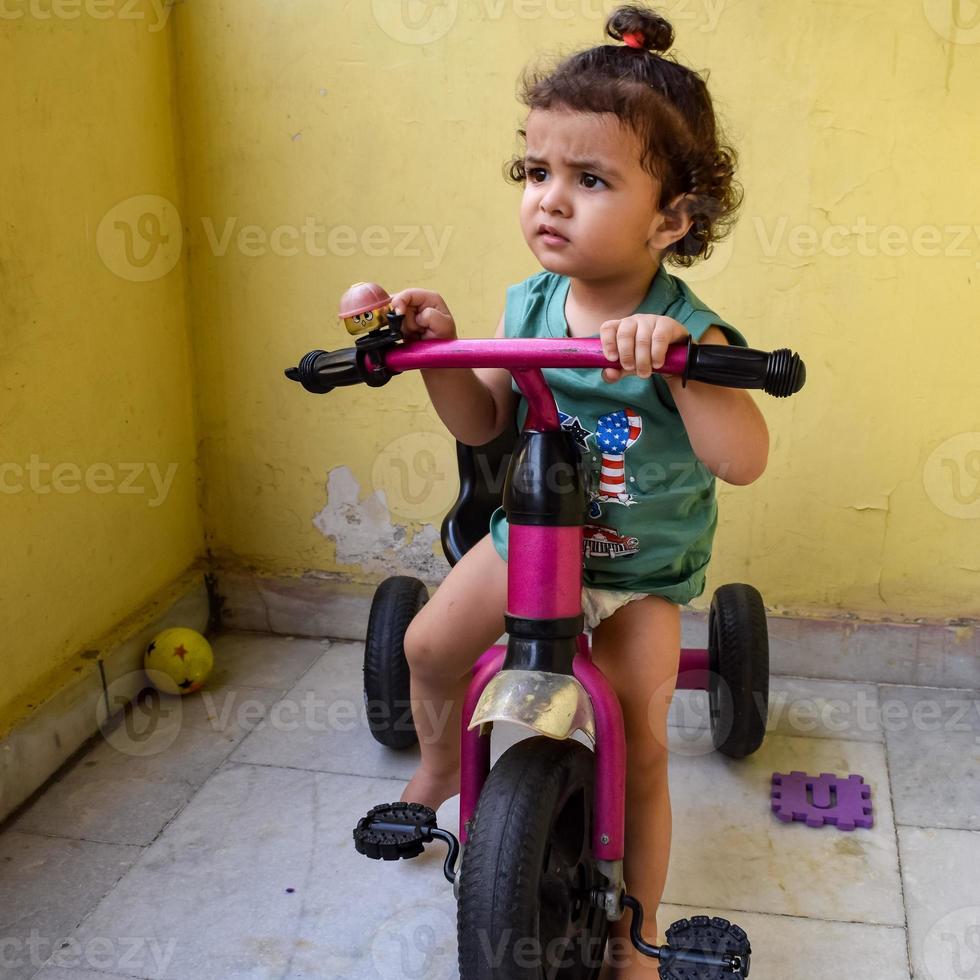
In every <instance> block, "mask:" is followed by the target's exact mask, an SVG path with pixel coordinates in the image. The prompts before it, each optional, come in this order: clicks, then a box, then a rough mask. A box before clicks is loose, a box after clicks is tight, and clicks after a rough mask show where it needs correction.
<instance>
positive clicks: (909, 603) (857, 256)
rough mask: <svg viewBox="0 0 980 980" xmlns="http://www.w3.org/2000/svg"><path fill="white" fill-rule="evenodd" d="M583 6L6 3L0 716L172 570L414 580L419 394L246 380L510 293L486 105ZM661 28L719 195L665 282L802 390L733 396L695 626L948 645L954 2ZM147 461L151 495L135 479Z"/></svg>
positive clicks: (978, 509) (960, 350)
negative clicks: (708, 226)
mask: <svg viewBox="0 0 980 980" xmlns="http://www.w3.org/2000/svg"><path fill="white" fill-rule="evenodd" d="M610 6H612V5H611V4H610V3H608V2H607V3H604V4H603V3H601V2H600V0H540V2H538V0H460V2H459V3H457V2H455V0H449V2H448V3H446V4H442V5H422V4H414V5H413V4H409V5H408V6H407V7H406V6H405V5H402V4H399V3H394V2H387V0H375V2H371V3H369V2H367V0H357V2H346V3H338V2H331V3H323V2H319V0H317V2H314V0H292V2H282V3H277V4H269V3H260V2H258V0H237V2H235V3H230V2H227V0H225V2H220V0H194V2H193V3H184V4H177V5H175V6H174V7H173V8H172V9H171V8H168V7H164V6H163V4H162V2H161V0H144V2H142V3H140V4H139V5H138V6H137V7H136V8H135V10H136V14H137V16H136V17H135V19H134V17H133V10H134V8H132V7H131V6H130V5H129V4H128V3H127V4H124V3H122V2H121V0H120V2H117V3H115V4H110V5H109V6H108V8H107V7H106V5H105V4H96V3H93V2H91V0H80V2H79V3H78V4H77V5H72V4H67V3H64V2H58V0H8V2H7V3H6V5H5V6H4V12H5V16H4V17H3V19H2V20H0V84H2V91H3V95H2V102H0V112H2V120H0V121H2V125H3V132H4V136H5V149H4V153H3V156H2V159H0V217H2V221H3V228H2V231H3V234H2V236H0V250H2V251H0V330H2V358H0V372H2V380H3V384H2V385H0V463H3V464H7V469H5V470H4V471H3V473H2V477H3V481H4V486H5V492H4V493H3V494H0V518H2V523H3V528H2V532H3V541H4V545H5V549H4V551H5V555H4V557H5V561H4V562H3V563H2V566H0V635H2V636H3V652H2V663H3V669H4V680H5V684H4V685H3V688H2V693H0V722H2V719H3V712H4V710H5V706H6V707H9V705H10V704H11V703H12V702H13V700H14V699H15V698H16V697H17V696H18V694H20V695H23V694H24V692H25V691H28V690H34V689H36V688H37V687H38V685H39V684H42V683H43V682H44V679H45V678H51V677H54V676H55V675H56V674H57V673H58V671H59V670H64V669H66V665H67V664H68V663H69V662H70V661H69V658H71V657H72V656H74V655H76V654H77V652H78V651H79V650H80V649H83V648H84V645H85V644H86V643H87V642H90V641H91V638H93V637H96V636H98V635H99V634H100V633H102V632H103V631H105V630H108V629H109V628H110V627H111V626H113V625H114V624H115V623H117V622H118V621H120V620H121V619H123V618H124V617H125V616H126V615H128V614H129V613H130V612H131V611H132V610H133V609H134V608H135V607H137V606H138V605H139V604H140V603H141V602H142V601H144V600H145V599H146V598H147V597H148V596H149V595H151V594H152V593H153V592H154V591H156V589H158V588H159V587H161V586H162V585H164V584H166V583H167V582H168V581H171V580H172V579H173V578H174V577H175V576H176V575H177V574H179V573H180V571H182V570H183V569H184V568H186V566H187V565H188V564H189V563H190V562H192V561H193V560H194V558H195V556H196V555H198V554H199V553H200V551H201V550H202V548H203V547H204V546H205V545H207V546H209V547H210V548H211V549H213V552H214V555H215V557H216V559H217V560H218V561H219V562H221V563H223V564H226V565H246V566H249V567H252V568H255V569H257V570H259V571H260V572H264V573H267V574H300V573H303V572H314V573H316V574H318V575H322V576H326V577H333V576H336V577H342V578H352V579H353V580H354V581H359V582H369V581H376V580H377V579H378V578H380V577H382V576H384V575H386V574H389V573H390V572H391V571H392V570H394V569H397V568H401V569H404V570H408V571H414V572H417V573H418V574H420V575H423V576H424V577H432V576H438V575H439V574H440V570H441V569H443V568H444V565H443V564H442V563H441V562H440V561H439V560H436V559H435V558H434V557H433V553H434V550H437V549H436V548H435V542H436V541H437V538H438V525H439V523H440V521H441V518H442V516H443V514H444V513H445V511H446V510H447V509H448V507H449V505H450V504H451V502H452V499H453V497H454V494H455V462H454V456H453V443H452V440H451V439H450V438H449V437H448V435H447V433H446V430H445V428H444V427H443V425H442V423H441V422H440V420H439V419H438V417H437V416H436V414H435V413H434V411H433V410H432V408H431V406H430V405H429V403H428V400H427V398H426V394H425V389H424V386H423V384H422V382H421V379H420V378H419V377H417V376H411V377H405V378H399V379H396V380H395V381H393V382H392V383H390V384H389V385H388V386H386V387H384V388H382V389H377V390H374V389H368V388H358V389H347V390H343V391H339V392H336V393H334V394H332V395H329V396H326V397H324V398H314V397H313V396H309V395H306V394H305V393H303V392H301V391H300V390H299V389H298V388H297V387H295V386H293V385H291V384H289V383H287V382H286V381H285V380H284V379H283V377H282V374H281V371H282V369H283V368H284V367H285V366H287V365H288V364H292V363H294V361H295V358H296V357H297V355H299V354H301V353H303V352H304V351H305V350H307V349H308V348H309V347H312V346H324V347H328V348H330V347H338V346H346V345H347V338H346V335H345V334H344V333H343V332H342V331H340V330H339V329H338V327H337V324H336V321H335V319H334V313H335V311H336V304H337V300H338V298H339V296H340V294H341V293H342V292H343V290H344V289H345V288H346V287H347V286H348V285H349V284H350V283H351V282H353V281H355V280H358V279H365V278H366V279H372V280H376V281H378V282H381V283H382V284H383V285H385V286H386V287H387V288H388V289H389V290H391V291H395V290H397V289H401V288H404V287H407V286H409V285H418V286H425V287H428V288H431V289H434V290H437V291H439V292H441V293H442V294H443V295H444V296H445V297H446V299H447V300H448V302H449V304H450V306H451V308H452V309H453V311H454V313H455V315H456V318H457V321H458V322H459V324H460V326H461V332H462V335H463V336H466V337H479V336H489V335H490V334H491V332H492V330H493V327H494V326H495V324H496V322H497V319H498V318H499V315H500V311H501V308H502V303H503V298H504V290H505V288H506V286H507V285H508V284H509V283H512V282H516V281H518V280H520V279H522V278H524V277H525V276H527V275H530V274H532V273H534V272H536V271H537V267H536V265H535V263H534V260H533V257H532V256H531V255H530V253H529V252H528V251H527V249H526V246H525V245H524V243H523V241H522V239H521V236H520V232H519V229H518V224H517V219H516V209H517V203H518V195H519V191H518V190H517V189H515V188H514V187H512V186H510V185H508V184H506V183H505V182H504V181H503V180H502V178H501V169H502V165H503V163H504V161H505V160H506V159H507V158H508V157H509V155H510V154H511V152H512V151H513V150H514V149H516V147H517V143H516V139H515V135H514V130H515V128H516V126H517V125H518V124H519V122H520V121H521V118H522V115H521V109H520V107H519V105H518V104H517V102H516V101H515V98H514V91H515V80H516V78H517V75H518V72H519V70H520V69H521V67H522V66H523V65H524V64H525V63H526V62H527V61H528V60H529V59H530V58H532V57H533V56H534V55H535V54H536V53H538V52H541V51H547V50H556V49H557V48H562V49H564V50H571V49H573V48H577V47H580V46H582V45H585V44H593V43H596V42H598V41H599V40H600V38H601V23H602V19H601V16H600V14H601V11H602V10H605V9H609V7H610ZM664 7H665V9H666V11H667V12H668V14H671V15H672V16H673V19H674V21H675V23H676V26H677V28H678V34H679V40H678V49H679V51H680V52H681V55H682V57H683V58H684V59H685V60H686V61H687V62H688V63H690V64H693V65H695V66H698V67H708V68H710V69H711V72H712V78H711V83H712V87H713V90H714V92H715V94H716V97H717V100H718V103H719V108H720V110H721V112H722V114H723V116H724V118H725V119H726V120H727V121H728V124H729V127H730V130H731V133H732V136H733V137H734V139H735V141H736V143H737V144H738V146H739V147H740V148H741V151H742V158H743V167H742V177H743V180H744V183H745V186H746V189H747V198H746V206H745V209H744V213H743V217H742V220H741V224H740V225H739V228H738V231H737V232H736V235H735V237H734V239H733V242H732V244H731V246H730V247H729V248H722V249H719V251H718V253H717V255H716V257H715V258H714V259H713V260H712V263H711V265H709V266H707V267H705V268H703V269H701V270H698V271H696V272H695V273H694V274H693V275H692V276H691V279H692V283H693V285H694V288H695V290H696V291H697V292H698V293H700V294H701V295H702V296H703V297H704V298H705V299H706V300H707V301H708V302H710V303H712V304H713V305H715V306H716V308H718V309H719V310H720V311H722V312H723V313H724V314H725V316H726V317H727V318H728V319H730V320H732V321H733V322H734V323H736V324H737V325H738V326H739V327H740V328H741V329H742V330H743V332H744V333H745V334H746V335H747V337H748V338H749V339H750V342H751V343H752V344H753V345H754V346H757V347H762V348H774V347H779V346H783V345H787V346H791V347H794V348H796V349H798V350H800V351H801V352H802V353H803V354H804V356H805V358H806V360H807V364H808V368H809V384H808V387H807V389H806V390H805V392H804V393H803V394H802V395H801V396H800V397H798V398H796V399H793V400H790V401H787V402H777V401H774V400H771V399H767V398H764V397H762V396H759V403H760V404H761V405H762V407H763V409H764V412H765V414H766V417H767V419H768V421H769V425H770V430H771V432H772V435H773V441H772V442H773V449H772V454H771V459H770V464H769V469H768V470H767V472H766V474H765V475H764V477H763V478H762V479H761V480H760V481H758V482H757V483H756V484H754V485H753V486H751V487H748V488H737V487H728V486H726V485H724V484H719V489H720V498H721V507H722V517H721V521H720V525H719V530H718V535H717V538H716V547H715V557H714V561H713V564H712V567H711V573H710V575H709V584H708V590H707V591H706V593H705V595H704V596H702V597H701V599H700V600H698V602H697V603H696V605H697V606H699V607H701V608H703V607H704V606H705V605H706V603H707V600H708V597H709V596H710V591H711V589H712V588H714V587H715V586H716V585H718V584H720V583H721V582H724V581H730V580H749V581H751V582H753V583H755V584H756V585H757V586H758V587H759V588H760V589H761V590H762V592H763V594H764V596H765V597H766V600H767V602H768V603H769V604H770V605H771V606H773V607H775V608H776V609H777V610H781V611H786V612H788V613H791V612H800V613H804V614H818V613H822V612H826V611H830V612H837V613H845V612H846V613H853V614H857V615H859V616H868V617H887V618H892V619H912V618H916V617H927V618H940V619H943V618H957V617H976V616H978V615H980V599H978V594H980V590H978V588H977V584H978V582H980V475H978V474H980V399H978V398H977V394H976V390H977V386H976V364H977V362H978V359H980V339H978V338H980V334H978V331H977V327H978V324H977V322H976V320H977V308H978V303H977V279H978V275H980V270H978V261H980V231H978V229H977V227H976V225H977V222H978V220H980V219H978V218H977V215H976V206H975V202H974V200H973V197H974V195H973V193H972V192H973V191H974V190H975V182H976V181H975V177H976V159H977V151H978V135H977V134H978V133H980V128H978V125H977V123H978V109H977V102H976V91H977V83H978V81H980V26H978V25H973V24H971V23H970V22H969V20H968V14H969V10H968V9H967V6H966V5H958V7H957V9H959V11H960V15H961V18H963V19H961V21H960V25H959V34H956V33H955V30H954V28H953V27H952V26H951V24H950V23H949V17H948V15H949V11H950V10H951V9H952V5H951V2H950V0H921V2H919V0H916V2H909V3H907V4H893V3H890V2H887V0H862V2H856V3H853V4H849V5H845V6H838V7H834V8H832V9H831V8H828V7H827V6H826V5H825V4H817V3H804V2H799V3H791V4H790V3H785V2H778V0H750V2H741V3H734V2H731V0H727V2H726V0H670V2H667V3H665V4H664ZM76 8H77V12H78V14H79V16H78V17H73V16H71V14H72V12H73V11H75V10H76ZM427 8H431V10H432V11H433V12H434V13H433V17H432V19H431V20H429V21H428V22H427V23H426V22H424V20H422V21H418V22H412V21H410V20H402V13H401V11H403V10H406V11H408V13H409V14H410V15H412V14H418V13H420V12H421V11H423V10H424V9H427ZM107 9H108V10H109V16H106V15H105V12H106V10H107ZM18 11H19V12H21V13H22V14H23V16H20V17H17V16H16V14H17V13H18ZM10 12H13V14H14V16H13V17H10V16H7V15H8V14H9V13H10ZM45 12H47V13H48V14H49V16H45ZM944 12H945V13H944ZM944 17H945V18H946V19H945V20H944ZM441 18H448V19H445V20H443V19H441ZM951 37H955V38H956V39H957V41H958V42H959V43H952V41H951V40H949V38H951ZM120 205H121V207H119V210H114V209H116V208H117V206H120ZM181 225H183V226H184V232H185V234H184V236H183V241H182V240H181ZM249 226H254V228H250V227H249ZM889 226H890V227H889ZM871 227H873V228H875V229H876V230H875V231H874V232H871V231H868V230H867V229H868V228H871ZM886 228H887V229H888V230H887V231H885V229H886ZM841 229H843V230H841ZM229 233H230V237H227V236H228V235H229ZM127 234H129V235H131V236H132V243H131V250H130V252H127V250H126V248H127V243H126V240H125V236H126V235H127ZM814 241H815V242H817V244H816V245H813V244H812V242H814ZM821 241H823V243H824V244H820V242H821ZM182 256H183V258H182ZM147 258H148V259H149V261H144V260H145V259H147ZM185 277H186V279H185ZM56 365H57V368H58V369H57V370H56V371H55V370H54V368H55V366H56ZM193 365H196V370H194V371H193V373H192V366H193ZM196 433H199V435H200V441H201V445H202V447H203V449H202V457H203V463H204V465H203V474H204V475H205V477H206V480H205V481H204V485H205V489H204V491H203V495H204V506H205V517H204V527H205V528H206V537H205V531H203V530H202V523H201V520H200V518H199V514H198V508H197V501H196V493H197V483H198V472H199V471H198V467H197V451H196V441H197V438H198V436H197V435H196ZM32 461H36V462H35V463H34V465H35V467H38V466H44V465H57V464H73V465H74V467H76V469H75V470H72V469H71V466H70V465H69V466H68V469H67V470H66V469H62V471H60V477H59V488H60V489H59V490H58V491H55V489H54V487H53V486H52V477H53V476H54V474H53V473H51V472H50V471H45V472H36V475H35V476H34V477H33V479H34V481H35V483H36V484H37V485H38V486H41V487H44V486H48V487H51V489H52V492H44V491H43V490H41V491H39V490H36V489H34V488H33V487H32V486H31V480H32V476H31V473H30V466H31V464H32ZM138 464H143V470H142V471H141V473H140V475H139V476H138V478H137V479H136V480H135V481H132V482H129V483H127V482H126V481H127V480H131V479H132V477H131V474H132V467H133V466H134V465H138ZM171 464H176V467H177V469H176V475H175V478H174V480H173V483H172V485H171V486H170V487H169V489H167V490H166V492H163V493H162V495H161V492H160V491H157V490H156V489H155V487H154V483H153V480H152V479H151V475H150V471H149V469H148V467H149V466H151V465H152V466H154V467H155V468H156V470H155V472H156V476H157V478H158V479H160V480H164V481H165V480H166V474H167V472H168V470H169V468H170V466H171ZM10 465H13V466H14V467H20V468H21V469H20V471H19V473H18V471H17V469H11V468H10ZM75 473H78V474H79V475H78V476H75V475H74V474H75ZM86 481H87V483H88V485H86ZM11 486H13V487H14V490H15V492H10V487H11ZM18 487H19V489H17V488H18ZM72 487H79V488H80V489H78V490H77V491H76V492H71V488H72ZM106 487H108V488H109V489H108V491H106V490H105V488H106ZM124 488H125V489H124ZM132 489H141V490H142V492H139V493H132V492H125V491H126V490H132ZM328 491H329V492H328Z"/></svg>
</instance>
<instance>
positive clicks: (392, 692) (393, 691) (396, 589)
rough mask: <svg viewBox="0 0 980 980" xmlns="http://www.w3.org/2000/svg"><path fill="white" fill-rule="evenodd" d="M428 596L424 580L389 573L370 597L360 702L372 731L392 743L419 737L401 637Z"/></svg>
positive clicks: (413, 741)
mask: <svg viewBox="0 0 980 980" xmlns="http://www.w3.org/2000/svg"><path fill="white" fill-rule="evenodd" d="M428 601H429V590H428V589H427V588H426V587H425V583H424V582H420V581H419V580H418V579H416V578H412V577H411V576H408V575H393V576H391V578H386V579H385V580H384V581H383V582H382V583H381V584H380V585H379V586H378V588H377V590H376V591H375V593H374V600H373V601H372V602H371V615H370V617H369V618H368V627H367V638H366V640H365V643H364V704H365V706H366V709H367V720H368V727H369V728H370V729H371V734H372V735H373V736H374V737H375V739H376V740H377V741H379V742H380V743H381V744H382V745H386V746H388V748H391V749H406V748H408V747H409V746H412V745H415V744H416V743H417V742H418V734H417V733H416V731H415V722H414V721H413V719H412V700H411V687H410V681H411V675H410V673H409V669H408V660H407V658H406V657H405V646H404V643H405V633H406V632H407V631H408V627H409V624H410V623H411V622H412V620H413V619H414V618H415V616H416V615H417V614H418V611H419V610H420V609H421V608H422V607H423V606H424V605H425V604H426V602H428Z"/></svg>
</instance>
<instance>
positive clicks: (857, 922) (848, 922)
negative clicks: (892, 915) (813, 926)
mask: <svg viewBox="0 0 980 980" xmlns="http://www.w3.org/2000/svg"><path fill="white" fill-rule="evenodd" d="M660 905H661V907H662V906H664V905H672V906H674V907H675V908H679V909H698V908H703V907H704V906H705V905H706V906H708V907H709V908H710V907H711V903H710V902H705V903H703V905H700V906H699V905H688V904H686V903H684V902H672V901H671V900H670V899H669V898H667V897H666V896H664V897H663V898H662V899H661V901H660ZM716 907H717V906H716ZM724 911H725V912H733V913H735V914H736V915H769V916H774V917H778V918H781V919H798V920H799V921H801V922H828V923H831V924H832V925H845V926H872V927H873V928H875V929H900V930H902V931H903V932H906V933H907V931H908V930H907V927H906V926H902V925H896V924H894V923H891V922H868V921H867V920H865V919H832V918H828V917H826V916H822V915H793V914H792V913H790V912H767V911H764V910H762V909H739V908H732V907H725V908H724ZM702 914H703V913H702Z"/></svg>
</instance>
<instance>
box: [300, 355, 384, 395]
mask: <svg viewBox="0 0 980 980" xmlns="http://www.w3.org/2000/svg"><path fill="white" fill-rule="evenodd" d="M369 353H374V354H375V359H374V362H372V364H373V366H372V367H368V365H367V355H368V354H369ZM375 362H376V363H375ZM285 375H286V377H287V378H289V380H290V381H297V382H299V383H300V384H301V385H302V386H303V387H304V388H305V389H306V390H307V391H311V392H313V394H314V395H325V394H326V393H327V392H328V391H333V389H334V388H340V387H343V386H344V385H356V384H361V383H362V382H364V383H365V384H367V385H368V386H369V387H371V388H379V387H381V385H383V384H386V383H387V382H388V381H389V380H390V379H391V371H389V370H388V368H387V367H386V366H385V364H384V359H383V357H382V356H381V355H380V351H372V349H371V348H370V347H367V346H364V347H347V348H344V349H343V350H335V351H328V350H311V351H310V352H309V353H308V354H304V355H303V359H302V360H301V361H300V362H299V364H298V366H297V367H294V368H286V371H285Z"/></svg>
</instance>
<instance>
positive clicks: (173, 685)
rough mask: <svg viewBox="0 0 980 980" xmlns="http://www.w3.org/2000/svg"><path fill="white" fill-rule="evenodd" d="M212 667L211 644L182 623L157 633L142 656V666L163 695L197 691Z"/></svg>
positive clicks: (212, 654)
mask: <svg viewBox="0 0 980 980" xmlns="http://www.w3.org/2000/svg"><path fill="white" fill-rule="evenodd" d="M213 666H214V653H213V651H212V650H211V644H210V643H208V641H207V640H206V639H205V638H204V637H203V636H202V635H201V634H200V633H198V632H197V630H192V629H187V628H186V627H184V626H174V627H172V628H171V629H166V630H164V631H163V632H162V633H158V634H157V635H156V636H155V637H153V640H152V641H151V642H150V644H149V646H147V648H146V653H145V654H144V656H143V667H144V668H145V669H146V673H147V675H148V676H149V678H150V680H151V681H152V682H153V685H154V687H156V688H157V689H158V690H161V691H163V692H164V693H166V694H192V693H193V692H194V691H197V690H199V689H200V688H201V687H202V686H203V685H204V682H205V681H206V680H207V679H208V674H210V673H211V668H212V667H213Z"/></svg>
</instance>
